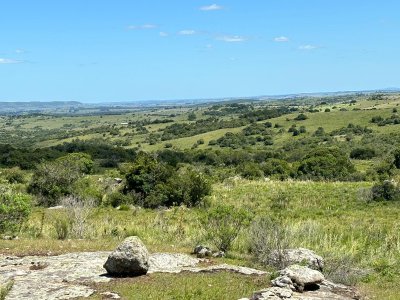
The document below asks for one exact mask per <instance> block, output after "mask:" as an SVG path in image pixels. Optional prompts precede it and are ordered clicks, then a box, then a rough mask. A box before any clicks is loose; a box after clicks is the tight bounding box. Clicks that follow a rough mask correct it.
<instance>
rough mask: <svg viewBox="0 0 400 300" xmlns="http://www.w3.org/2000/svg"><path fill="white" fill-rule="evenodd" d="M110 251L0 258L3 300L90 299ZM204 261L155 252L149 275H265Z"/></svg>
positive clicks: (104, 278) (101, 278)
mask: <svg viewBox="0 0 400 300" xmlns="http://www.w3.org/2000/svg"><path fill="white" fill-rule="evenodd" d="M110 253H111V252H80V253H68V254H64V255H59V256H26V257H22V258H19V257H6V256H0V283H4V282H7V281H9V280H14V285H13V287H12V289H11V291H10V293H9V294H8V295H7V297H6V300H20V299H30V300H43V299H47V300H56V299H72V298H77V297H89V296H90V295H92V294H93V293H95V290H93V289H92V288H90V287H89V286H88V285H90V284H92V283H99V282H108V281H110V280H111V279H112V277H109V276H107V274H106V270H105V269H104V268H103V264H104V262H105V261H106V260H107V258H108V256H109V254H110ZM202 261H204V260H203V259H199V258H194V257H192V256H189V255H186V254H179V253H154V254H151V255H150V258H149V264H150V268H149V271H148V273H180V272H183V271H187V272H216V271H231V272H237V273H241V274H244V275H263V274H266V272H263V271H259V270H255V269H250V268H245V267H238V266H232V265H227V264H222V265H214V266H209V267H198V266H197V265H198V264H199V263H200V262H202Z"/></svg>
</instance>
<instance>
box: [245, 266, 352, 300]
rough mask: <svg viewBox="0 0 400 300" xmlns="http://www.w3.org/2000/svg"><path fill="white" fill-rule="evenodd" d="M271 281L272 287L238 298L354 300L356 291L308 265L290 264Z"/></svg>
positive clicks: (263, 299)
mask: <svg viewBox="0 0 400 300" xmlns="http://www.w3.org/2000/svg"><path fill="white" fill-rule="evenodd" d="M279 273H280V276H279V277H277V278H275V279H274V280H272V281H271V284H272V287H270V288H266V289H263V290H260V291H257V292H255V293H254V294H253V295H252V297H251V298H242V299H240V300H287V299H290V300H292V299H293V300H294V299H296V300H324V299H332V300H354V299H360V297H359V295H358V294H357V293H356V291H355V290H354V289H352V288H350V287H347V286H344V285H338V284H334V283H332V282H329V281H327V280H325V279H324V275H323V274H322V273H321V272H319V271H317V270H313V269H310V268H308V267H304V266H299V265H292V266H289V267H287V268H286V269H284V270H281V271H280V272H279Z"/></svg>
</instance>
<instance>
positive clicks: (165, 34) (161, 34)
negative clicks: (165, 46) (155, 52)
mask: <svg viewBox="0 0 400 300" xmlns="http://www.w3.org/2000/svg"><path fill="white" fill-rule="evenodd" d="M159 34H160V36H161V37H166V36H168V33H166V32H164V31H160V33H159Z"/></svg>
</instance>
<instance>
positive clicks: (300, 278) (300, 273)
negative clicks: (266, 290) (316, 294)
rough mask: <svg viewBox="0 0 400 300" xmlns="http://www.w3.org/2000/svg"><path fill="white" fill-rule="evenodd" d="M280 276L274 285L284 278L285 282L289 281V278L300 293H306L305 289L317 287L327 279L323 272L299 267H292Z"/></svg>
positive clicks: (283, 271)
mask: <svg viewBox="0 0 400 300" xmlns="http://www.w3.org/2000/svg"><path fill="white" fill-rule="evenodd" d="M280 275H281V276H280V277H278V278H277V279H275V280H274V281H272V283H273V284H274V283H275V284H276V282H280V281H282V279H283V278H284V279H285V281H287V278H290V280H291V281H292V283H293V286H294V287H295V288H296V290H297V291H299V292H302V291H304V289H305V288H306V289H309V288H313V287H316V286H317V285H318V284H320V283H322V282H323V281H324V279H325V277H324V275H323V274H322V273H321V272H319V271H317V270H312V269H310V268H308V267H303V266H299V265H291V266H289V267H287V268H286V269H284V270H281V271H280ZM317 288H318V287H317Z"/></svg>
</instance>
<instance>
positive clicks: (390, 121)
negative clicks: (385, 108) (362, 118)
mask: <svg viewBox="0 0 400 300" xmlns="http://www.w3.org/2000/svg"><path fill="white" fill-rule="evenodd" d="M371 123H375V124H377V125H378V126H386V125H398V124H400V116H399V115H398V114H393V115H391V116H390V117H389V118H386V119H384V118H383V117H381V116H376V117H373V118H372V119H371Z"/></svg>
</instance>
